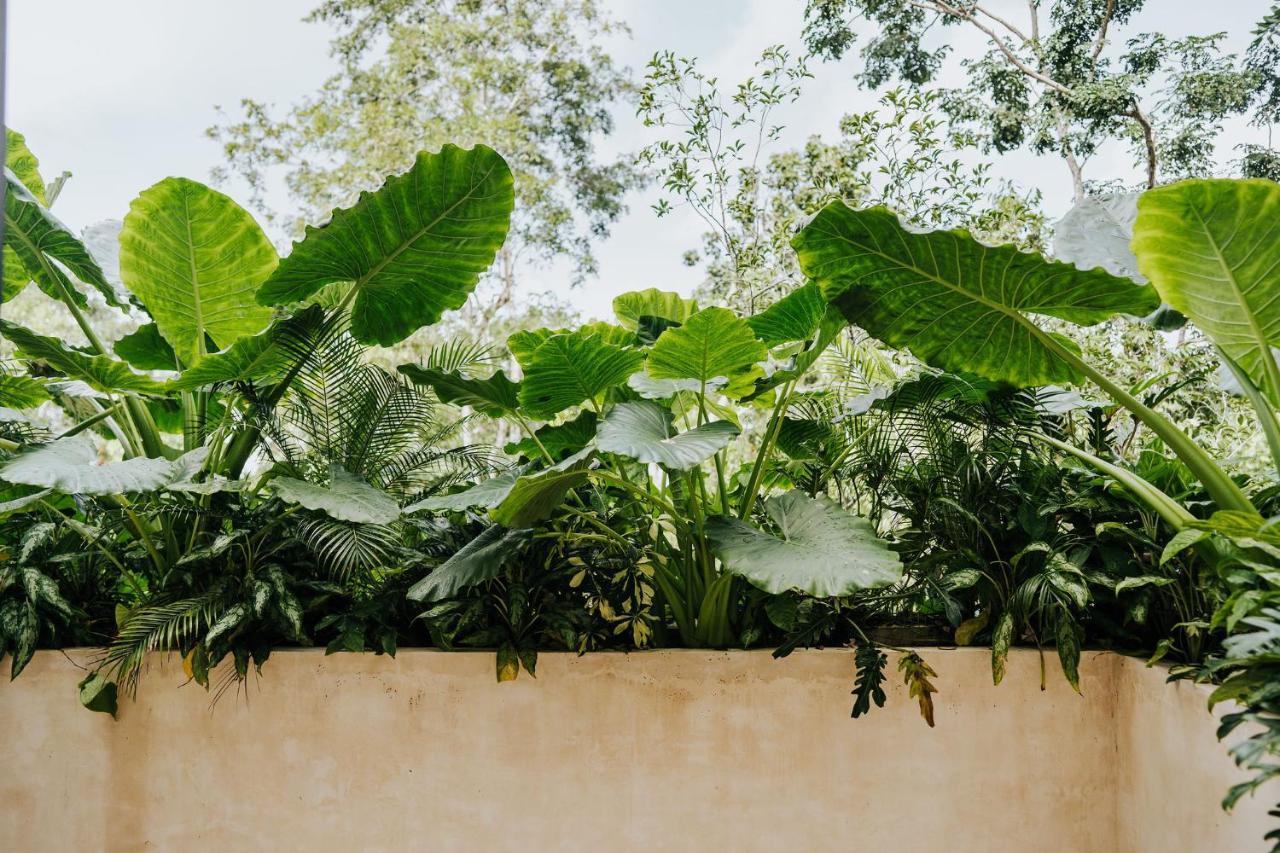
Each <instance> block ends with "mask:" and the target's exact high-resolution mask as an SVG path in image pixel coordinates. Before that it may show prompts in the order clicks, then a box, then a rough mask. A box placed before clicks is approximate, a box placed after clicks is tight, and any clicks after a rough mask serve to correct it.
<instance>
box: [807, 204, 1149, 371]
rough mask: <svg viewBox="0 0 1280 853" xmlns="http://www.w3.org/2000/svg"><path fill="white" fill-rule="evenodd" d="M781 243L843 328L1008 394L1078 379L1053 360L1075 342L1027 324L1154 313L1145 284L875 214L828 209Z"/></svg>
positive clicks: (961, 232)
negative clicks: (1038, 318)
mask: <svg viewBox="0 0 1280 853" xmlns="http://www.w3.org/2000/svg"><path fill="white" fill-rule="evenodd" d="M792 245H793V246H794V247H795V249H796V253H797V255H798V256H799V261H800V267H801V269H802V270H803V271H804V273H805V275H807V276H808V277H809V278H811V279H813V280H814V281H816V282H817V283H818V285H819V286H820V287H821V288H822V293H823V295H824V296H825V297H826V298H827V300H828V301H829V302H832V303H833V304H835V305H836V306H837V307H838V308H839V309H840V310H841V312H842V313H843V314H844V316H845V318H846V319H847V320H849V321H850V322H852V323H855V324H857V325H859V326H861V327H862V328H863V329H865V330H867V331H868V332H870V333H871V334H872V335H874V336H876V337H877V338H879V339H881V340H882V341H885V342H886V343H888V344H891V345H893V346H905V347H908V348H909V349H910V350H911V351H912V352H913V353H915V354H916V355H917V356H918V357H919V358H921V359H922V360H923V361H925V362H927V363H929V364H932V365H933V366H935V367H940V368H942V369H943V370H949V371H952V372H959V373H966V372H967V373H974V374H977V375H979V376H982V377H985V378H987V379H991V380H994V381H1000V382H1008V383H1010V384H1013V385H1019V386H1030V385H1049V384H1055V383H1057V384H1062V383H1067V382H1070V381H1072V380H1073V379H1075V378H1077V377H1076V373H1075V371H1074V369H1073V368H1072V366H1071V364H1070V363H1069V362H1068V361H1066V360H1064V359H1063V357H1062V355H1061V353H1060V352H1059V350H1061V349H1066V350H1068V351H1070V350H1072V349H1073V348H1074V345H1073V344H1071V343H1070V342H1069V341H1068V340H1067V339H1065V338H1063V337H1061V336H1058V335H1054V334H1052V333H1049V332H1045V331H1044V330H1042V329H1040V327H1038V326H1037V325H1036V324H1035V323H1034V322H1033V320H1032V318H1031V316H1029V315H1036V314H1044V315H1048V316H1052V317H1057V318H1059V319H1062V320H1066V321H1068V322H1071V323H1076V324H1079V325H1091V324H1094V323H1100V322H1102V321H1103V320H1106V319H1107V318H1109V317H1112V316H1114V315H1116V314H1131V315H1134V316H1138V317H1141V316H1144V315H1146V314H1149V313H1151V312H1152V311H1154V310H1155V308H1156V307H1157V305H1158V304H1159V300H1158V298H1157V297H1156V294H1155V291H1154V290H1152V289H1151V287H1149V286H1147V285H1138V284H1135V283H1134V282H1133V281H1131V280H1129V279H1124V278H1119V277H1117V276H1113V275H1111V274H1110V273H1107V272H1105V271H1103V270H1098V269H1095V270H1089V271H1085V270H1080V269H1077V268H1076V267H1075V266H1073V265H1071V264H1066V263H1061V262H1055V261H1047V260H1045V259H1044V258H1042V257H1040V256H1039V255H1035V254H1031V253H1028V252H1022V251H1020V250H1018V249H1017V248H1016V247H1014V246H994V247H993V246H987V245H984V244H983V243H980V242H979V241H977V240H975V239H974V238H973V237H972V236H970V235H969V233H968V232H966V231H964V230H955V231H931V232H925V233H920V232H918V231H914V230H912V229H910V228H908V227H906V226H904V225H903V224H902V223H901V222H899V221H898V218H897V217H896V216H895V215H894V214H893V213H891V212H890V211H889V210H887V209H885V208H882V207H877V208H871V209H868V210H853V209H851V208H849V207H848V206H847V205H845V204H844V203H843V202H840V201H836V202H832V203H831V204H828V205H827V206H826V207H824V208H823V209H822V210H821V211H820V212H819V213H818V215H817V216H815V217H814V218H813V219H812V220H811V221H810V222H809V223H808V224H807V225H806V226H805V227H804V228H803V229H801V231H800V233H799V234H797V235H796V237H795V239H794V240H793V241H792Z"/></svg>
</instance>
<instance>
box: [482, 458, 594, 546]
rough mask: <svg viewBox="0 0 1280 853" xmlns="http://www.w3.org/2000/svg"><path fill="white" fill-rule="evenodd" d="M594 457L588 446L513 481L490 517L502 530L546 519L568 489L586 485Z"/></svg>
mask: <svg viewBox="0 0 1280 853" xmlns="http://www.w3.org/2000/svg"><path fill="white" fill-rule="evenodd" d="M594 458H595V448H594V447H589V448H587V449H585V450H582V451H579V452H578V453H575V454H573V455H572V456H570V457H568V458H567V459H565V460H563V461H561V462H558V463H556V464H555V465H552V466H551V467H549V468H544V469H543V470H541V471H537V472H535V473H533V474H525V475H524V476H522V477H520V478H519V479H517V480H516V482H515V485H514V486H512V487H511V491H510V492H508V493H507V496H506V497H505V498H503V499H502V502H501V503H500V504H498V505H497V506H495V507H494V508H493V509H492V510H490V511H489V518H491V519H492V520H494V521H496V522H497V523H498V524H501V525H502V526H503V527H512V528H520V527H530V526H532V525H534V524H536V523H537V522H539V521H542V520H543V519H545V518H547V517H549V516H550V515H551V513H553V512H555V510H556V507H558V506H560V504H562V503H563V502H564V499H565V497H566V496H567V495H568V494H569V491H570V490H571V489H574V488H577V487H578V486H581V485H582V484H584V483H586V482H587V472H588V470H590V468H591V463H592V461H593V460H594Z"/></svg>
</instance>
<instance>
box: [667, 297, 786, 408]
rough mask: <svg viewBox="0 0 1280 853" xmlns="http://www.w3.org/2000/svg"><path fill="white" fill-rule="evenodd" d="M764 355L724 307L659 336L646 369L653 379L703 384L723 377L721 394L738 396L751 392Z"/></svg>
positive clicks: (705, 311) (763, 348) (746, 327)
mask: <svg viewBox="0 0 1280 853" xmlns="http://www.w3.org/2000/svg"><path fill="white" fill-rule="evenodd" d="M768 354H769V351H768V348H767V347H766V346H765V345H764V343H763V342H762V341H761V340H760V339H759V338H757V337H756V334H755V332H753V331H752V330H751V327H750V326H749V325H747V323H746V321H745V320H742V319H740V318H739V317H738V316H737V315H736V314H734V313H733V312H732V311H730V310H729V309H727V308H704V309H702V310H701V311H699V312H698V313H696V314H693V315H691V316H690V317H689V319H688V321H687V322H685V324H684V325H682V326H679V327H676V328H671V329H667V330H666V331H665V332H663V333H662V336H661V337H659V338H658V340H657V342H656V343H655V344H654V345H653V349H652V350H651V351H650V353H649V360H648V364H647V368H646V369H647V371H648V373H649V376H650V377H652V378H653V379H695V380H697V381H698V382H699V383H703V382H711V381H712V380H714V379H717V378H720V377H723V378H724V379H726V380H728V385H727V386H726V387H725V389H724V393H725V394H727V395H729V396H731V397H739V396H742V395H743V394H745V393H747V392H749V391H750V390H751V388H752V384H751V383H752V382H753V381H754V378H753V375H756V374H758V368H757V367H756V365H757V363H758V362H760V361H763V360H764V358H765V357H766V356H767V355H768Z"/></svg>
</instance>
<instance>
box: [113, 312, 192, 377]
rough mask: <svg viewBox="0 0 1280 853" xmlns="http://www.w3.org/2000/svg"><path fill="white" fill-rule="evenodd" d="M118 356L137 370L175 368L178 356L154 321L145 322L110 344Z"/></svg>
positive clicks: (176, 367)
mask: <svg viewBox="0 0 1280 853" xmlns="http://www.w3.org/2000/svg"><path fill="white" fill-rule="evenodd" d="M111 349H112V350H113V351H114V352H115V354H116V355H118V356H119V357H120V358H123V359H124V360H125V361H127V362H129V364H130V365H131V366H133V367H136V368H137V369H138V370H177V369H178V356H177V354H176V353H174V351H173V347H172V346H170V345H169V342H168V341H166V340H165V339H164V337H163V336H161V334H160V327H159V326H157V325H156V324H155V323H146V324H144V325H142V326H139V327H138V328H137V329H135V330H134V331H132V332H130V333H129V334H127V335H125V336H124V337H123V338H121V339H120V340H118V341H116V342H115V343H114V344H112V345H111Z"/></svg>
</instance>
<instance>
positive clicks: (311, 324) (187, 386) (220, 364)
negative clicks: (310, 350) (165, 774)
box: [170, 305, 326, 391]
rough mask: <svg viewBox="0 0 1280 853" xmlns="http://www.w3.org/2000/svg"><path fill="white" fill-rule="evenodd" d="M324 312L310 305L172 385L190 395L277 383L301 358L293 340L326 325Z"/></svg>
mask: <svg viewBox="0 0 1280 853" xmlns="http://www.w3.org/2000/svg"><path fill="white" fill-rule="evenodd" d="M325 321H326V320H325V312H324V309H323V308H321V307H320V306H319V305H308V306H307V307H306V308H304V309H303V310H301V311H299V312H298V313H296V314H294V315H293V316H291V317H285V318H282V319H279V320H276V321H275V322H273V323H272V324H271V325H270V326H268V327H267V328H265V329H263V330H262V331H261V332H258V333H257V334H256V335H247V336H245V337H243V338H240V339H239V340H237V341H236V342H235V343H233V344H232V345H231V346H229V347H227V348H226V349H224V350H221V351H220V352H215V353H210V354H209V355H207V356H205V357H204V358H203V359H201V360H200V363H199V364H197V365H195V366H194V367H190V368H188V369H187V370H185V371H183V373H182V376H180V377H178V378H177V379H176V380H174V381H173V382H171V383H170V387H171V388H173V389H174V390H177V391H190V390H192V389H195V388H204V387H207V386H209V385H216V384H218V383H222V382H249V381H252V380H255V379H273V378H275V377H277V376H279V375H280V374H282V373H284V372H285V371H286V370H288V368H289V366H290V364H291V363H293V362H294V360H295V359H296V358H297V353H295V352H293V351H292V350H291V349H290V347H289V342H290V341H293V340H308V339H310V338H311V337H312V336H314V335H315V334H316V332H317V331H318V330H319V329H320V327H321V326H322V325H323V324H324V323H325Z"/></svg>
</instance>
